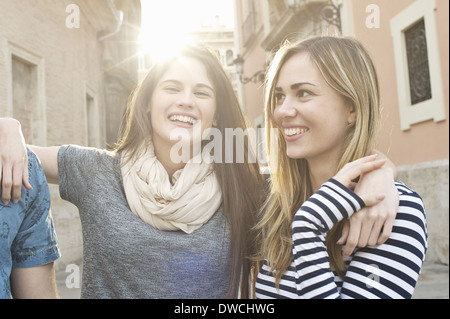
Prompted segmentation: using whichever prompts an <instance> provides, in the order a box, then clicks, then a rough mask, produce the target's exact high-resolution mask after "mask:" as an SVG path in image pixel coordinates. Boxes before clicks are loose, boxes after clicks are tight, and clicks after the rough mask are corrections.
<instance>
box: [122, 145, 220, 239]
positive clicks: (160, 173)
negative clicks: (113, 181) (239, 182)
mask: <svg viewBox="0 0 450 319" xmlns="http://www.w3.org/2000/svg"><path fill="white" fill-rule="evenodd" d="M128 159H129V157H128V154H127V153H126V152H124V153H123V154H122V177H123V185H124V188H125V194H126V197H127V201H128V204H129V206H130V208H131V211H132V212H133V213H134V214H135V215H137V216H138V217H140V218H141V219H142V220H143V221H144V222H146V223H147V224H149V225H151V226H153V227H155V228H157V229H160V230H169V231H176V230H182V231H184V232H185V233H192V232H193V231H195V230H196V229H198V228H200V227H201V226H202V225H203V224H205V223H206V222H207V221H208V220H209V219H210V218H211V217H212V216H213V215H214V213H215V212H216V211H217V209H218V208H219V206H220V205H221V202H222V192H221V190H220V185H219V183H218V180H217V178H216V176H215V174H214V171H213V164H208V163H211V161H209V160H208V161H204V160H203V159H202V154H198V155H197V156H195V157H193V158H192V159H191V160H190V161H189V162H188V163H186V166H185V167H184V168H183V169H180V170H178V171H176V172H175V173H174V174H173V176H172V183H171V181H170V179H169V175H168V174H167V171H166V170H165V168H164V166H163V165H162V164H161V163H160V162H159V161H158V159H157V158H156V155H155V152H154V148H153V145H150V146H149V147H148V149H147V150H146V151H145V152H144V154H143V155H142V156H139V158H138V159H137V160H136V161H133V160H131V161H130V160H128Z"/></svg>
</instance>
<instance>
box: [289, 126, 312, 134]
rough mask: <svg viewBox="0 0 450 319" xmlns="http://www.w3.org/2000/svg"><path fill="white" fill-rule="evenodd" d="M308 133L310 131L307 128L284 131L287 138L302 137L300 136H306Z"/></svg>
mask: <svg viewBox="0 0 450 319" xmlns="http://www.w3.org/2000/svg"><path fill="white" fill-rule="evenodd" d="M307 131H309V130H308V129H307V128H299V127H296V128H285V129H284V134H285V135H286V136H294V135H300V134H304V133H306V132H307Z"/></svg>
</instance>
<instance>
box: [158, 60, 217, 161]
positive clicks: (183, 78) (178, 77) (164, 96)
mask: <svg viewBox="0 0 450 319" xmlns="http://www.w3.org/2000/svg"><path fill="white" fill-rule="evenodd" d="M215 112H216V93H215V89H214V86H213V84H212V83H211V81H210V80H209V78H208V75H207V72H206V68H205V67H204V65H203V64H202V63H201V62H199V61H197V60H196V59H193V58H186V57H180V58H178V59H176V60H175V61H174V62H173V63H172V65H171V66H170V68H169V69H168V70H167V72H166V73H165V74H164V75H163V76H162V77H161V79H160V81H159V82H158V84H157V85H156V88H155V91H154V92H153V96H152V99H151V102H150V113H151V124H152V130H153V143H154V145H155V148H158V150H157V152H158V153H161V152H166V151H170V148H171V147H172V146H173V145H174V144H175V143H177V142H178V139H179V137H181V136H183V138H184V139H187V140H188V141H190V142H191V143H192V142H193V140H194V132H196V130H198V133H201V134H202V135H203V134H204V132H205V131H206V130H208V129H209V128H211V126H212V125H214V124H215V120H214V116H215ZM194 125H195V130H194ZM200 139H201V137H200Z"/></svg>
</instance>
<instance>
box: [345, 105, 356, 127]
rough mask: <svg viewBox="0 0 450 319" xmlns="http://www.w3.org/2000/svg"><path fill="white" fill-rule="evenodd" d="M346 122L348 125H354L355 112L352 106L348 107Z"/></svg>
mask: <svg viewBox="0 0 450 319" xmlns="http://www.w3.org/2000/svg"><path fill="white" fill-rule="evenodd" d="M347 122H348V124H350V125H351V124H354V123H355V122H356V110H355V107H354V106H352V107H350V109H349V112H348V117H347Z"/></svg>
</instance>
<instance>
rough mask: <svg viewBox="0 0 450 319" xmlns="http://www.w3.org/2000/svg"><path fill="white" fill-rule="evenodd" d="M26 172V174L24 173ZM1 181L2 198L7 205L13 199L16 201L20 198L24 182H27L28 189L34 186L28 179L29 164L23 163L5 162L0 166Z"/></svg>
mask: <svg viewBox="0 0 450 319" xmlns="http://www.w3.org/2000/svg"><path fill="white" fill-rule="evenodd" d="M25 173H26V175H24V174H25ZM0 181H1V197H2V198H1V199H2V202H3V204H5V205H8V203H9V202H10V201H11V200H12V201H13V202H15V203H17V202H18V201H19V200H20V197H21V195H22V183H23V182H26V185H25V187H26V188H27V189H31V188H32V187H31V184H30V182H29V181H28V166H27V165H24V164H23V163H18V164H15V165H11V164H9V163H8V162H3V163H2V164H1V166H0ZM24 184H25V183H24Z"/></svg>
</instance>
